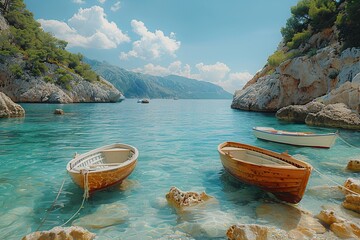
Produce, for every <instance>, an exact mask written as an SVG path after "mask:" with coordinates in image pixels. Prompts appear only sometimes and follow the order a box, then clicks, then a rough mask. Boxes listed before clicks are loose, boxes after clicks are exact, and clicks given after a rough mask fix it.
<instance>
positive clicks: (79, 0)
mask: <svg viewBox="0 0 360 240" xmlns="http://www.w3.org/2000/svg"><path fill="white" fill-rule="evenodd" d="M73 2H74V3H78V4H84V3H85V1H84V0H73Z"/></svg>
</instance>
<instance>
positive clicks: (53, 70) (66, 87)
mask: <svg viewBox="0 0 360 240" xmlns="http://www.w3.org/2000/svg"><path fill="white" fill-rule="evenodd" d="M14 65H17V66H20V69H22V74H16V73H13V72H12V71H11V66H14ZM23 65H25V64H24V62H23V60H22V57H21V56H19V57H17V58H14V57H5V56H0V91H1V92H3V93H5V94H6V95H7V96H9V97H10V98H11V99H12V100H13V101H15V102H47V103H77V102H116V101H118V99H119V98H120V97H121V96H122V94H121V93H120V92H119V91H118V90H117V89H116V88H115V87H114V86H113V85H112V84H111V83H109V82H107V81H106V80H104V79H102V78H100V80H99V81H95V82H90V81H86V80H84V79H83V78H82V77H80V76H79V75H77V74H75V73H72V72H71V71H69V70H66V69H65V68H63V67H60V66H58V65H56V64H51V63H46V66H47V68H48V71H47V72H46V73H45V74H44V75H42V76H36V77H35V76H32V75H31V74H30V73H29V72H28V71H27V70H25V66H23ZM59 69H62V70H64V72H61V71H59ZM64 74H67V75H69V76H71V79H69V81H67V82H58V81H57V79H59V78H60V77H61V76H62V75H64Z"/></svg>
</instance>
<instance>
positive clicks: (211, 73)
mask: <svg viewBox="0 0 360 240" xmlns="http://www.w3.org/2000/svg"><path fill="white" fill-rule="evenodd" d="M195 67H196V68H197V69H198V70H199V72H200V75H201V76H202V78H203V79H206V80H207V81H209V82H219V81H221V80H222V79H224V78H225V76H226V75H227V74H228V73H229V72H230V68H229V67H228V66H227V65H226V64H225V63H221V62H217V63H215V64H213V65H205V64H204V63H198V64H196V65H195Z"/></svg>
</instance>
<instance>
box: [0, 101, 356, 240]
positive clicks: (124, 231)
mask: <svg viewBox="0 0 360 240" xmlns="http://www.w3.org/2000/svg"><path fill="white" fill-rule="evenodd" d="M230 104H231V101H230V100H177V101H175V100H151V102H150V104H138V103H136V100H132V99H127V100H125V101H123V102H121V103H113V104H69V105H54V104H53V105H52V104H22V106H23V107H24V108H25V110H26V117H25V118H23V119H1V120H0V164H1V167H0V206H1V208H0V218H1V220H0V239H19V238H21V237H22V236H24V235H26V234H28V233H30V232H33V231H35V230H36V229H37V228H38V227H39V225H40V223H41V221H42V219H43V218H44V216H45V214H46V211H47V210H48V209H49V208H50V206H51V205H52V203H53V201H54V199H55V198H56V195H57V192H58V190H59V188H60V186H61V183H62V181H63V179H64V178H65V179H66V181H65V184H64V187H63V190H62V192H61V195H60V196H59V198H58V201H57V203H56V205H55V206H54V207H53V209H52V211H51V212H49V215H48V217H47V220H46V221H45V223H44V224H43V226H42V227H41V230H49V229H51V228H53V227H55V226H59V225H62V224H63V223H64V222H66V221H67V220H68V219H69V218H70V217H71V215H73V214H74V213H75V212H76V211H77V209H78V208H79V206H80V205H81V202H82V198H83V197H82V196H83V195H82V194H83V192H82V190H81V189H80V188H78V187H77V186H76V185H75V184H74V183H73V182H72V181H71V179H70V177H69V176H68V175H67V173H66V170H65V166H66V164H67V162H68V161H69V160H70V159H71V158H72V156H73V155H74V153H75V152H77V153H84V152H86V151H89V150H91V149H93V148H97V147H100V146H103V145H107V144H112V143H115V142H120V143H126V144H131V145H133V146H135V147H136V148H138V150H139V152H140V156H139V159H138V165H137V167H136V169H135V171H134V172H133V173H132V174H131V175H130V177H129V178H128V180H126V181H125V182H124V183H123V185H122V186H114V187H112V188H110V189H107V190H104V191H100V192H96V193H95V194H94V195H93V196H92V197H91V198H90V199H89V200H88V201H86V202H85V205H84V208H83V209H82V210H81V212H80V214H79V215H78V216H76V217H75V219H74V221H75V222H73V223H76V221H79V218H82V217H84V216H87V215H89V214H93V213H96V212H98V211H99V207H100V206H102V208H105V209H106V208H110V213H109V210H108V211H107V213H103V215H104V214H105V215H104V216H106V214H110V215H111V214H113V216H111V217H113V218H114V219H113V222H111V223H110V224H109V223H108V222H106V223H105V225H106V224H108V225H110V226H107V227H103V228H99V227H98V226H95V227H94V228H88V229H89V230H90V231H92V232H94V233H96V234H97V236H98V237H97V239H159V238H162V239H173V238H178V239H180V238H181V236H183V237H184V236H187V237H188V238H189V239H191V238H194V239H212V238H220V239H224V237H225V231H224V230H223V229H225V230H226V228H227V227H228V226H226V227H224V226H221V224H225V225H229V226H230V224H234V223H260V224H265V225H271V224H272V223H270V222H269V221H267V220H265V219H261V218H259V217H257V214H256V208H257V207H258V206H260V205H261V204H264V203H269V202H276V199H274V198H273V197H272V196H270V195H269V194H267V193H265V192H263V191H261V190H259V189H257V188H255V187H252V186H249V185H246V184H243V183H239V182H237V181H236V180H235V179H233V178H232V177H231V176H229V175H228V174H227V173H226V172H225V171H224V170H223V167H222V165H221V162H220V159H219V156H218V153H217V146H218V144H220V143H222V142H224V141H238V142H242V143H247V144H252V145H256V146H259V147H264V148H267V149H270V150H273V151H277V152H283V151H286V150H287V151H288V152H289V154H291V155H296V156H298V157H299V158H301V159H304V160H306V161H308V162H309V163H311V164H312V165H313V166H314V167H315V168H316V169H318V170H319V171H320V172H321V173H322V174H324V175H326V176H327V177H329V178H331V180H332V181H336V182H338V183H340V184H343V183H344V181H345V180H346V179H347V178H348V177H355V178H357V177H359V176H358V175H356V173H350V172H346V171H344V170H343V168H344V167H345V166H346V163H347V162H348V160H349V159H351V158H355V157H359V155H360V151H359V149H357V148H353V147H350V146H348V145H346V144H345V143H344V142H342V141H340V140H339V139H338V140H337V141H336V144H335V145H334V146H333V147H332V148H331V149H316V148H306V147H294V146H288V145H282V144H277V143H270V142H265V141H261V140H257V139H256V138H255V137H254V135H253V134H252V127H254V126H269V127H274V128H280V129H284V130H289V131H292V130H296V131H313V132H318V133H326V132H333V131H335V130H334V129H323V128H314V127H309V126H306V125H303V124H288V123H284V122H280V121H278V120H277V119H276V118H275V117H274V115H273V114H264V113H254V112H244V111H238V110H233V109H231V108H230ZM56 108H61V109H63V110H64V111H65V115H54V114H53V111H54V109H56ZM340 134H341V136H342V137H343V138H344V139H346V140H347V141H349V142H351V143H352V144H355V145H356V144H357V145H359V144H358V143H359V142H360V141H359V140H360V133H359V132H353V131H345V130H341V131H340ZM324 185H334V184H333V183H332V182H331V181H330V180H329V179H327V178H325V177H323V176H320V174H318V173H317V172H313V173H312V175H311V178H310V181H309V184H308V187H307V189H308V190H307V192H306V193H305V196H304V198H303V200H302V201H301V202H300V204H299V205H298V206H299V207H300V208H302V209H305V210H308V211H310V212H312V213H314V214H317V213H319V211H320V210H321V209H322V208H321V207H322V206H323V205H326V204H340V203H341V201H342V199H339V198H336V197H335V198H328V197H326V198H323V197H321V196H318V195H316V194H313V193H311V192H310V191H309V189H311V188H313V187H316V186H324ZM172 186H176V187H178V188H180V189H181V190H184V191H196V192H201V191H205V192H206V193H207V194H208V195H210V196H213V197H214V198H215V199H216V200H215V201H214V203H212V204H209V205H208V206H205V209H200V210H199V209H198V210H197V211H198V212H196V211H195V213H194V214H189V213H185V214H180V213H177V212H176V210H175V209H173V208H172V207H170V206H169V205H168V204H167V202H166V199H165V195H166V193H167V192H168V191H169V189H170V188H171V187H172ZM100 209H101V208H100ZM111 209H112V210H111ZM91 216H93V215H91ZM100 217H101V214H100ZM91 219H92V221H93V222H95V225H96V224H97V223H98V222H99V220H98V219H96V218H93V217H91ZM110 220H111V219H110ZM71 223H72V222H70V223H69V224H68V225H67V226H70V225H71ZM219 231H220V232H219Z"/></svg>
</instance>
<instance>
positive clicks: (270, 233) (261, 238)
mask: <svg viewBox="0 0 360 240" xmlns="http://www.w3.org/2000/svg"><path fill="white" fill-rule="evenodd" d="M226 236H227V237H228V239H229V240H275V239H289V237H288V234H287V232H286V231H284V230H280V229H276V228H274V227H266V226H261V225H256V224H237V225H233V226H231V227H230V228H229V229H228V230H227V232H226Z"/></svg>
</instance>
